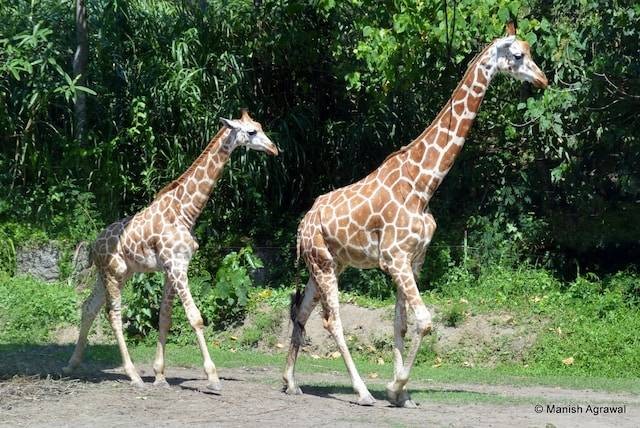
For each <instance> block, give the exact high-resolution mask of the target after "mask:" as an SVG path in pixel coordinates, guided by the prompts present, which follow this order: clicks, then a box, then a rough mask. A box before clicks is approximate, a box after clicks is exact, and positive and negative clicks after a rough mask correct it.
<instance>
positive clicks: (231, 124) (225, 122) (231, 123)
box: [220, 117, 240, 129]
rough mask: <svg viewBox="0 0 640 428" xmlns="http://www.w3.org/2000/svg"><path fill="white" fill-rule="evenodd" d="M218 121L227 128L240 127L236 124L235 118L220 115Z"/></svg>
mask: <svg viewBox="0 0 640 428" xmlns="http://www.w3.org/2000/svg"><path fill="white" fill-rule="evenodd" d="M220 122H221V123H222V124H223V125H224V126H226V127H227V128H229V129H238V128H240V125H238V124H237V123H236V121H235V120H231V119H225V118H224V117H221V118H220Z"/></svg>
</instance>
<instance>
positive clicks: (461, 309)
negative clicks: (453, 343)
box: [442, 302, 467, 327]
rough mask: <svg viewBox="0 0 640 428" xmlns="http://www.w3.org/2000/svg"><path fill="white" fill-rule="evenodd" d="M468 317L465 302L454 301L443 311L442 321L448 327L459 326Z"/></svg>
mask: <svg viewBox="0 0 640 428" xmlns="http://www.w3.org/2000/svg"><path fill="white" fill-rule="evenodd" d="M466 317H467V313H466V307H465V305H464V304H463V303H460V302H454V303H452V304H450V305H448V307H446V308H445V309H444V311H443V313H442V321H443V323H444V325H445V326H447V327H458V326H459V325H460V324H462V323H463V322H464V320H465V318H466Z"/></svg>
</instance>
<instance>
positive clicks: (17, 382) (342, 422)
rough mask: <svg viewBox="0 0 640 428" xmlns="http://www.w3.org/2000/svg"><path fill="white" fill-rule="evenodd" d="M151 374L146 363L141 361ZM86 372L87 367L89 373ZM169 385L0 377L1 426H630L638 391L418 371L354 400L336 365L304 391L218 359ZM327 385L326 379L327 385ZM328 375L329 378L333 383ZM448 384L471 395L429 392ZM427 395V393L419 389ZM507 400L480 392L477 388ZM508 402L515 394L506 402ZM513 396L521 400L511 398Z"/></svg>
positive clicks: (638, 414)
mask: <svg viewBox="0 0 640 428" xmlns="http://www.w3.org/2000/svg"><path fill="white" fill-rule="evenodd" d="M142 369H143V370H142V371H143V375H144V380H145V381H146V382H152V380H153V379H152V377H151V374H152V371H151V368H150V367H148V366H147V367H145V366H142ZM94 375H95V376H94ZM167 375H168V378H169V382H170V384H171V386H170V387H169V388H155V387H153V386H152V385H151V384H149V386H148V387H147V388H145V389H136V388H133V387H131V386H129V384H128V383H127V381H126V379H125V377H124V376H123V375H122V371H121V370H120V369H104V370H102V371H97V372H95V373H93V374H91V375H90V376H94V377H88V378H85V379H68V378H67V379H58V380H53V379H51V378H49V379H47V378H46V377H44V378H43V377H42V376H34V377H13V378H11V379H7V380H4V381H0V426H2V427H5V426H6V427H14V426H16V427H27V426H28V427H40V426H47V427H49V426H68V427H88V426H91V427H122V426H136V427H146V426H178V425H189V426H225V427H227V426H230V427H235V426H242V427H245V426H262V427H270V426H281V427H283V426H293V425H296V426H326V425H334V426H355V427H359V426H435V427H441V426H445V427H485V426H486V427H516V426H517V427H553V426H557V427H571V426H575V427H606V426H615V427H637V426H639V425H640V397H638V396H636V395H632V394H624V393H605V392H595V391H584V390H581V391H577V390H567V389H560V388H551V387H513V386H499V385H475V384H443V383H433V382H428V381H424V380H414V381H412V382H411V383H410V386H411V390H412V391H419V392H420V393H421V394H420V395H421V396H423V397H424V396H426V397H427V398H425V399H422V400H418V404H419V406H418V408H417V409H411V410H409V409H398V408H393V407H390V406H389V404H388V402H387V401H386V400H385V398H384V395H383V393H382V391H383V390H384V382H385V380H382V379H375V380H372V379H368V380H367V383H368V384H369V386H370V389H371V390H372V393H373V394H374V396H375V397H376V399H377V400H378V401H377V402H376V404H375V406H373V407H360V406H357V405H355V404H354V403H353V402H352V401H353V400H354V395H353V393H352V391H351V387H350V386H349V383H348V378H347V375H346V373H337V372H336V373H325V374H317V375H313V374H308V373H301V374H299V376H298V379H299V381H300V383H301V386H302V389H303V391H304V393H305V394H304V395H302V396H287V395H286V394H284V393H282V392H281V387H280V381H279V379H280V370H279V369H277V368H262V369H254V368H252V369H249V368H245V369H242V368H240V369H224V368H223V369H221V370H220V375H221V377H222V382H223V391H222V393H221V394H220V395H216V394H213V393H210V392H208V391H207V390H206V389H205V388H204V386H205V380H204V375H203V373H202V371H201V370H200V369H190V368H176V367H170V368H168V373H167ZM328 385H331V386H328ZM336 385H337V386H336ZM443 392H445V393H446V392H448V393H449V394H450V395H452V396H454V397H455V395H456V394H462V395H464V394H467V395H468V394H473V395H474V397H479V398H480V399H473V400H468V399H467V400H456V399H455V398H453V399H442V398H440V399H436V398H435V396H437V395H438V394H440V397H441V396H442V393H443ZM430 395H433V396H434V399H429V396H430ZM496 395H497V396H498V397H505V399H507V401H506V402H505V403H501V402H500V400H482V399H481V398H482V397H483V396H492V397H495V396H496ZM514 398H515V402H517V403H522V404H513V403H514ZM520 399H521V400H520ZM538 400H539V402H540V404H542V405H545V406H546V405H547V404H554V403H556V404H560V403H575V404H579V405H581V406H582V407H583V409H586V406H587V405H588V404H591V405H626V413H624V414H622V415H610V414H600V415H598V416H595V415H593V414H584V413H583V414H548V413H546V411H545V412H543V413H536V412H535V410H534V406H535V403H537V402H538Z"/></svg>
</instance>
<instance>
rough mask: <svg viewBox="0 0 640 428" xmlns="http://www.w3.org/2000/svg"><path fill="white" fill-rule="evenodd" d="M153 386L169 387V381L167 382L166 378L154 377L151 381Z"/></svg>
mask: <svg viewBox="0 0 640 428" xmlns="http://www.w3.org/2000/svg"><path fill="white" fill-rule="evenodd" d="M153 386H155V387H157V388H170V386H169V382H167V380H166V379H156V381H155V382H153Z"/></svg>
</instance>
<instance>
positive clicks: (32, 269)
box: [16, 242, 60, 282]
mask: <svg viewBox="0 0 640 428" xmlns="http://www.w3.org/2000/svg"><path fill="white" fill-rule="evenodd" d="M59 259H60V250H59V249H58V247H57V245H55V243H53V242H49V243H46V244H43V245H40V246H36V247H32V246H29V247H22V248H18V249H16V273H17V274H18V275H21V274H22V275H25V274H26V275H31V276H34V277H36V278H40V279H42V280H43V281H46V282H54V281H57V280H58V279H60V268H59V267H58V260H59Z"/></svg>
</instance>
